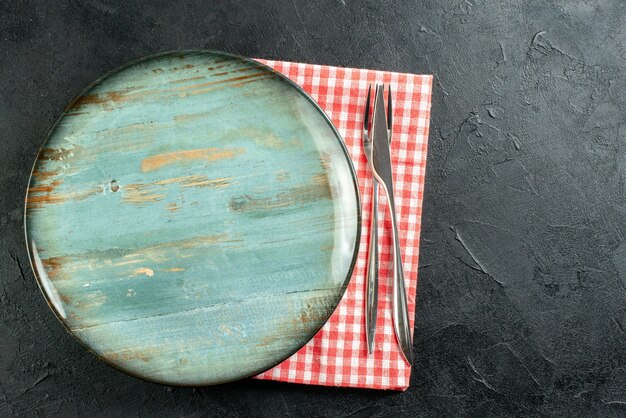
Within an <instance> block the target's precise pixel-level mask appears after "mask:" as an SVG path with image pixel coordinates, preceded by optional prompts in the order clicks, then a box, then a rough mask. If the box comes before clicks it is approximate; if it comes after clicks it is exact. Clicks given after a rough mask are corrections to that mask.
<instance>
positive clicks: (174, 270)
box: [161, 267, 185, 273]
mask: <svg viewBox="0 0 626 418" xmlns="http://www.w3.org/2000/svg"><path fill="white" fill-rule="evenodd" d="M161 271H166V272H168V273H175V272H178V271H185V269H184V268H182V267H172V268H169V269H161Z"/></svg>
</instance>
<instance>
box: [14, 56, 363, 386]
mask: <svg viewBox="0 0 626 418" xmlns="http://www.w3.org/2000/svg"><path fill="white" fill-rule="evenodd" d="M358 220H359V209H358V197H357V194H356V189H355V186H354V180H353V173H352V168H351V165H350V163H349V161H348V159H347V157H346V154H345V152H344V149H343V147H342V145H341V142H340V140H339V138H338V136H337V134H336V133H335V131H334V129H333V128H332V126H331V125H330V124H329V122H327V120H326V119H325V117H324V116H323V114H322V113H321V112H320V111H319V110H318V109H317V108H316V107H315V106H314V105H313V104H312V103H311V102H310V100H309V99H308V98H307V97H306V96H305V95H303V94H302V93H300V92H299V90H297V89H295V88H294V87H293V86H292V85H291V84H290V83H289V82H287V81H285V80H284V79H283V78H282V77H280V76H277V75H276V74H275V73H273V72H272V71H271V70H268V69H267V68H265V67H263V66H261V65H259V64H257V63H254V62H251V61H246V60H243V59H240V58H237V57H232V56H228V55H223V54H217V53H211V52H202V53H200V52H198V53H185V54H184V55H183V54H166V55H161V56H156V57H152V58H149V59H146V60H142V61H139V62H135V63H133V64H132V65H130V66H127V67H125V68H123V69H121V70H118V71H116V72H114V73H113V74H111V75H109V76H107V77H105V78H104V79H102V80H100V81H99V82H97V83H96V84H95V85H94V86H93V87H92V88H91V89H89V90H88V91H87V92H86V93H85V94H84V95H83V96H82V97H81V98H79V99H78V100H77V101H76V102H74V103H73V104H72V105H71V106H70V107H69V108H68V109H67V111H66V113H65V114H64V116H63V117H62V118H61V120H60V121H59V123H58V124H57V126H56V127H55V129H54V130H53V132H52V133H51V135H50V137H49V139H48V140H47V143H46V144H45V146H44V148H43V149H42V151H41V153H40V155H39V157H38V160H37V162H36V164H35V167H34V170H33V175H32V179H31V183H30V187H29V190H28V196H27V201H26V228H27V238H28V242H29V250H30V255H31V261H32V264H33V267H34V269H35V271H36V273H37V277H38V280H39V283H40V286H41V288H42V290H43V291H44V293H45V294H46V297H47V299H48V302H49V303H50V305H51V306H52V307H53V309H54V310H55V313H56V314H57V316H58V317H59V318H60V319H61V321H62V322H63V323H64V324H65V326H66V327H67V328H68V329H69V330H70V331H71V332H72V333H73V334H74V335H75V336H77V337H78V338H79V339H80V340H81V341H82V342H83V343H84V344H85V345H86V346H87V347H89V348H90V349H91V350H92V351H94V352H95V353H96V354H97V355H98V356H100V357H102V358H103V359H105V360H106V361H108V362H110V363H112V364H113V365H115V366H117V367H119V368H121V369H123V370H125V371H127V372H129V373H132V374H135V375H138V376H141V377H144V378H147V379H150V380H155V381H160V382H165V383H169V384H213V383H219V382H225V381H229V380H233V379H237V378H241V377H245V376H248V375H252V374H255V373H258V372H261V371H263V370H265V369H267V368H269V367H271V366H273V365H274V364H276V363H277V362H279V361H280V360H282V359H283V358H285V357H287V356H288V355H290V354H291V353H293V352H294V351H295V350H297V349H298V348H299V347H301V346H302V345H303V344H305V343H306V341H308V340H309V339H310V338H311V337H312V336H313V334H314V333H315V332H316V331H317V329H318V328H319V327H320V326H321V325H322V324H323V323H324V322H325V320H326V319H327V317H328V316H329V315H330V314H331V313H332V310H333V309H334V307H335V306H336V304H337V303H338V301H339V299H340V297H341V295H342V293H343V290H344V289H345V286H346V284H347V278H348V277H349V272H350V270H351V267H352V263H353V258H354V253H355V243H356V242H357V238H358V237H357V235H358V233H359V232H358V226H359V225H358V224H359V221H358Z"/></svg>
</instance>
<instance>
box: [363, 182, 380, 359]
mask: <svg viewBox="0 0 626 418" xmlns="http://www.w3.org/2000/svg"><path fill="white" fill-rule="evenodd" d="M372 181H373V183H374V184H373V185H372V216H371V224H370V243H369V248H368V252H367V275H366V277H365V335H366V337H367V353H368V354H372V353H373V352H374V336H375V334H376V318H377V311H378V182H377V181H376V179H374V178H372Z"/></svg>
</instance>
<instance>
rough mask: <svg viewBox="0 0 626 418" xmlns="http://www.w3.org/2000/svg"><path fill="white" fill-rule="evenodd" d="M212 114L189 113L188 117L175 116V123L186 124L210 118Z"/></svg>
mask: <svg viewBox="0 0 626 418" xmlns="http://www.w3.org/2000/svg"><path fill="white" fill-rule="evenodd" d="M210 114H211V113H210V112H200V113H189V114H187V115H176V116H174V121H175V122H185V121H189V120H195V119H202V118H204V117H206V116H209V115H210Z"/></svg>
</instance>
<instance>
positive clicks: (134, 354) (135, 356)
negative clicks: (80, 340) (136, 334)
mask: <svg viewBox="0 0 626 418" xmlns="http://www.w3.org/2000/svg"><path fill="white" fill-rule="evenodd" d="M155 355H156V351H155V350H137V349H128V350H124V351H120V352H117V353H107V354H103V357H104V358H108V359H110V360H112V361H116V362H117V361H122V362H127V361H132V360H141V361H145V362H146V363H147V362H149V361H150V358H151V357H153V356H155Z"/></svg>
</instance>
